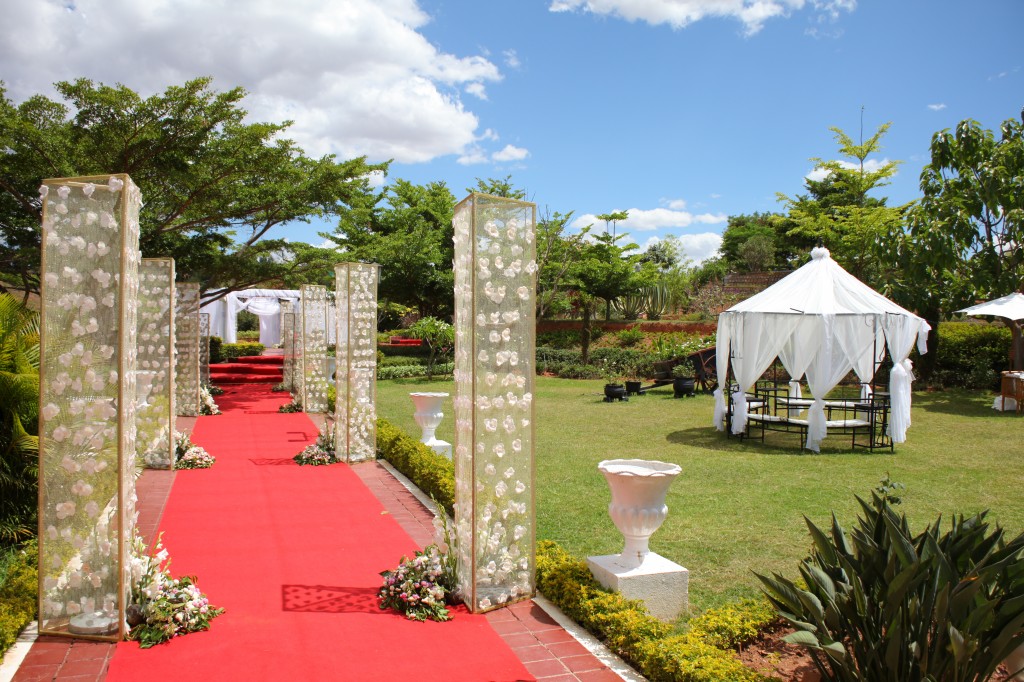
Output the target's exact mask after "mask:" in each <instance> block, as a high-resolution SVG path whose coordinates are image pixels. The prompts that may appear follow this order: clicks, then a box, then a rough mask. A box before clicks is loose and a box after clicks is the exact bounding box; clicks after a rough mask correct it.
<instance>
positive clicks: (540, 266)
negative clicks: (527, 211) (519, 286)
mask: <svg viewBox="0 0 1024 682" xmlns="http://www.w3.org/2000/svg"><path fill="white" fill-rule="evenodd" d="M572 216H573V211H569V212H568V213H559V212H558V211H555V212H554V213H548V212H547V211H545V213H544V215H542V216H541V218H540V219H539V220H538V221H537V317H538V318H541V317H544V316H545V315H548V314H550V313H552V312H562V311H564V310H566V309H567V308H568V307H569V300H568V295H567V287H566V284H567V283H569V282H570V281H571V272H572V269H573V267H574V266H575V264H576V263H577V262H578V261H579V259H580V258H581V257H582V256H583V253H584V251H585V247H586V241H585V239H586V235H587V234H589V233H590V226H587V227H585V228H583V229H582V230H580V231H579V232H577V233H576V234H569V233H568V232H567V228H568V225H569V222H570V221H571V220H572Z"/></svg>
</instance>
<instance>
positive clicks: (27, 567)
mask: <svg viewBox="0 0 1024 682" xmlns="http://www.w3.org/2000/svg"><path fill="white" fill-rule="evenodd" d="M38 556H39V555H38V548H37V545H36V541H35V540H30V541H29V542H27V543H25V545H24V546H22V548H21V549H20V550H17V556H16V557H14V558H13V559H12V560H11V563H10V565H9V566H8V570H7V574H6V576H4V578H3V581H0V658H3V655H4V653H5V652H6V651H7V650H8V649H10V648H11V645H12V644H14V642H16V641H17V639H18V635H19V634H20V633H21V631H22V630H24V629H25V626H26V625H28V624H29V623H31V622H32V621H33V620H35V617H36V597H37V595H38V590H39V574H38V572H37V569H36V564H37V563H38Z"/></svg>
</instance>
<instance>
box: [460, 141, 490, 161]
mask: <svg viewBox="0 0 1024 682" xmlns="http://www.w3.org/2000/svg"><path fill="white" fill-rule="evenodd" d="M489 160H490V159H488V158H487V152H485V151H484V150H483V148H482V147H480V146H478V145H471V146H470V147H468V148H467V149H466V151H465V153H463V154H462V155H461V156H459V158H457V159H455V161H456V163H458V164H459V165H462V166H475V165H479V164H481V163H487V162H488V161H489Z"/></svg>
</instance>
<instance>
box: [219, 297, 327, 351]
mask: <svg viewBox="0 0 1024 682" xmlns="http://www.w3.org/2000/svg"><path fill="white" fill-rule="evenodd" d="M281 301H294V302H295V304H296V309H298V306H299V304H300V303H301V301H302V295H301V293H300V292H299V291H298V290H295V289H245V290H243V291H233V292H231V293H229V294H227V295H226V296H225V297H224V298H222V299H219V300H217V301H213V302H212V303H207V304H205V305H203V306H202V308H200V310H201V312H204V313H209V314H210V334H211V335H213V336H219V337H220V338H221V339H223V341H224V343H236V342H237V341H238V321H237V320H238V313H240V312H242V311H243V310H248V311H249V312H251V313H253V314H254V315H257V316H258V317H259V318H260V343H262V344H263V345H264V346H268V347H269V346H275V345H277V344H279V343H281ZM327 310H328V325H327V327H328V328H327V330H326V331H327V337H328V340H327V342H328V343H334V316H333V311H334V306H328V309H327Z"/></svg>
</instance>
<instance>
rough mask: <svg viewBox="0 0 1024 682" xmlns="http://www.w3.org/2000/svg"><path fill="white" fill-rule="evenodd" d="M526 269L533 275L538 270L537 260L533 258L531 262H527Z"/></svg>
mask: <svg viewBox="0 0 1024 682" xmlns="http://www.w3.org/2000/svg"><path fill="white" fill-rule="evenodd" d="M526 271H527V272H528V273H530V274H531V275H532V274H533V273H535V272H537V261H535V260H531V261H530V262H529V263H527V264H526Z"/></svg>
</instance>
